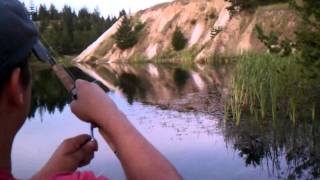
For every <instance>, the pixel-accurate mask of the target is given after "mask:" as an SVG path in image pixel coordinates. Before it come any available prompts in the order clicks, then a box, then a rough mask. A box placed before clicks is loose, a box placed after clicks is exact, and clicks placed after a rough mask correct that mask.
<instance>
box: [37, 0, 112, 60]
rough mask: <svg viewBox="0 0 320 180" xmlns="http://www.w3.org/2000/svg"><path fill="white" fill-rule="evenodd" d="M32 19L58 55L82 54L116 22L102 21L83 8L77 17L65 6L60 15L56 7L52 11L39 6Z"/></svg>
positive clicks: (93, 13)
mask: <svg viewBox="0 0 320 180" xmlns="http://www.w3.org/2000/svg"><path fill="white" fill-rule="evenodd" d="M32 16H33V20H34V21H36V22H38V24H39V31H40V33H41V36H42V38H43V39H44V40H45V42H46V43H47V44H48V45H50V46H51V48H52V49H53V50H55V51H56V52H57V53H59V54H76V53H80V52H81V51H83V50H84V49H85V48H86V47H87V46H88V45H90V44H91V43H92V42H93V41H95V40H96V39H97V38H98V37H99V36H100V35H101V34H102V33H103V32H105V31H106V30H107V29H109V28H110V27H111V26H112V25H113V24H114V23H115V22H116V21H117V18H116V17H111V16H108V17H107V18H104V17H101V15H100V12H99V10H98V9H95V10H94V12H89V11H88V10H87V9H86V8H82V9H80V10H79V12H78V13H76V12H75V11H74V10H72V9H71V7H69V6H64V7H63V9H62V11H60V12H59V11H58V10H57V9H56V7H55V6H54V5H50V8H49V9H47V7H46V6H45V5H40V6H39V9H38V11H37V13H33V14H32Z"/></svg>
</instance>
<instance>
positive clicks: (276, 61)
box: [226, 54, 320, 124]
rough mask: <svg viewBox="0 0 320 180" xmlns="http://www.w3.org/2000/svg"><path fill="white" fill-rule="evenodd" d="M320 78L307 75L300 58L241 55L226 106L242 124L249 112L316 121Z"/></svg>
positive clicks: (275, 117)
mask: <svg viewBox="0 0 320 180" xmlns="http://www.w3.org/2000/svg"><path fill="white" fill-rule="evenodd" d="M317 82H320V77H319V76H318V77H310V76H308V69H306V68H305V67H304V66H303V65H301V64H300V63H299V60H298V58H297V57H294V56H290V57H280V56H277V55H270V54H249V55H243V56H241V57H239V59H238V61H237V65H236V70H235V74H234V77H233V80H232V85H231V87H232V88H231V93H230V97H229V100H228V101H227V104H226V105H227V109H228V110H230V112H231V114H232V116H233V118H234V119H235V120H236V121H237V123H238V124H239V122H240V119H241V115H242V114H243V113H244V112H249V113H251V114H254V115H256V117H260V118H263V119H265V118H268V117H272V119H273V120H276V119H277V118H278V116H281V118H290V119H291V120H292V121H293V122H294V123H295V121H296V120H297V119H298V118H308V119H313V120H315V119H316V118H318V117H319V116H318V114H319V102H320V94H319V92H320V86H319V84H318V83H317Z"/></svg>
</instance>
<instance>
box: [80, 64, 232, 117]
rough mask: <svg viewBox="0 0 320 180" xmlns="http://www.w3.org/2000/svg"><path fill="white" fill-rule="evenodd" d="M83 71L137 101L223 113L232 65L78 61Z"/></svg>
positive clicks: (165, 107) (185, 109)
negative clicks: (223, 97) (222, 96)
mask: <svg viewBox="0 0 320 180" xmlns="http://www.w3.org/2000/svg"><path fill="white" fill-rule="evenodd" d="M77 67H79V68H80V69H81V70H82V71H84V72H86V73H87V74H89V75H90V76H92V77H93V78H95V79H97V80H99V81H100V82H101V83H102V84H104V85H105V86H107V87H108V88H109V89H111V90H113V91H115V92H117V93H118V94H121V95H123V96H125V97H126V98H127V100H128V102H129V103H133V102H134V101H139V102H143V103H146V104H152V105H156V106H159V107H162V108H164V109H175V110H179V111H190V110H195V111H204V112H207V113H220V114H221V112H222V109H223V107H222V104H221V95H222V94H226V93H225V92H226V89H227V85H228V81H229V79H230V78H229V76H230V74H229V73H227V72H229V70H228V69H230V68H231V66H221V67H211V66H200V65H198V66H196V65H194V66H187V67H182V66H179V65H175V64H162V65H157V66H155V65H154V64H147V65H145V64H143V65H141V64H139V65H128V64H105V65H100V66H93V65H88V64H77Z"/></svg>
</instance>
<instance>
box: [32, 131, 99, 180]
mask: <svg viewBox="0 0 320 180" xmlns="http://www.w3.org/2000/svg"><path fill="white" fill-rule="evenodd" d="M97 150H98V145H97V142H96V141H91V137H90V136H89V135H80V136H77V137H74V138H70V139H66V140H65V141H64V142H63V143H62V144H61V145H60V146H59V147H58V149H57V150H56V151H55V153H54V154H53V155H52V157H51V158H50V160H49V161H48V162H47V164H46V165H45V166H44V167H43V168H42V169H41V170H40V171H39V172H38V173H37V174H36V175H35V176H34V177H33V179H47V178H49V177H51V176H54V175H56V174H59V173H66V172H74V171H75V170H76V169H77V168H78V167H82V166H85V165H88V164H89V163H90V162H91V160H92V159H93V157H94V152H95V151H97Z"/></svg>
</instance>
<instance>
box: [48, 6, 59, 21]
mask: <svg viewBox="0 0 320 180" xmlns="http://www.w3.org/2000/svg"><path fill="white" fill-rule="evenodd" d="M49 14H50V20H58V19H59V12H58V10H57V9H56V7H55V6H54V5H53V4H51V5H50V8H49Z"/></svg>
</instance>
